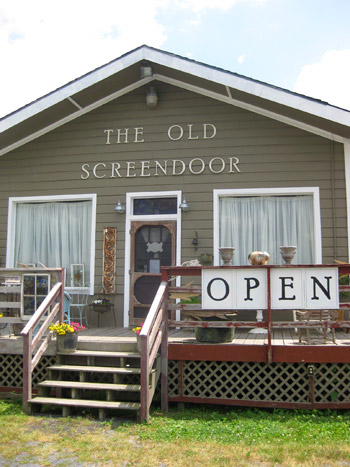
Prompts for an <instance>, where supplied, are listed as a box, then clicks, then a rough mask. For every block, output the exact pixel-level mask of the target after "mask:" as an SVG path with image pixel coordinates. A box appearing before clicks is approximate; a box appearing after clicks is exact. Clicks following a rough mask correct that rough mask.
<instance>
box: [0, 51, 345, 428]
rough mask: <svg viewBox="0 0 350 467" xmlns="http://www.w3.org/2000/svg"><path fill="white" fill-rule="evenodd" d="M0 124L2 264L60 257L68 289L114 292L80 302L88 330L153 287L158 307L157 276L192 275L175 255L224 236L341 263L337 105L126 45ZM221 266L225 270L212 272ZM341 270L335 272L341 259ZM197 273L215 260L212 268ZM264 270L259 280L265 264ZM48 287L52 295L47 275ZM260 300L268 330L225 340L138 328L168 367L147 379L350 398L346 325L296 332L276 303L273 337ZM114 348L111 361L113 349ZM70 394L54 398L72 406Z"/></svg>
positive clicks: (211, 251)
mask: <svg viewBox="0 0 350 467" xmlns="http://www.w3.org/2000/svg"><path fill="white" fill-rule="evenodd" d="M0 131H1V136H0V156H1V157H0V182H1V185H0V186H1V190H0V206H1V211H0V212H1V216H0V222H1V225H0V268H6V271H8V270H9V269H10V268H19V267H21V268H23V267H30V268H32V267H34V268H37V267H40V268H42V267H47V268H64V269H65V274H66V277H65V288H66V290H68V292H72V293H73V292H74V291H76V290H77V289H82V290H83V291H84V292H85V296H86V295H87V294H88V295H89V300H90V301H91V300H92V299H93V298H96V299H98V300H102V299H103V298H106V299H108V300H109V302H110V303H112V304H113V305H112V306H109V308H108V310H109V311H111V312H110V313H95V312H94V311H93V309H92V307H89V315H88V322H89V326H90V327H91V328H106V327H114V328H120V327H129V326H130V325H134V324H139V323H141V322H143V321H144V320H145V317H146V316H147V313H148V311H149V309H150V304H151V303H152V301H153V299H154V297H155V295H156V292H157V290H158V291H160V290H161V289H162V290H163V292H162V295H161V299H160V301H159V306H160V304H161V303H167V299H166V293H167V288H166V287H165V285H164V284H166V283H169V281H166V280H165V279H169V277H172V275H174V274H175V275H185V276H188V275H189V272H191V274H192V273H193V275H194V276H197V277H198V276H200V274H201V269H200V268H197V269H196V268H192V269H191V268H188V269H186V268H185V267H183V268H181V267H179V266H181V265H184V264H187V265H188V264H193V260H198V261H200V262H201V264H203V265H205V266H212V265H213V266H221V265H222V264H223V260H222V258H221V257H220V255H219V248H222V247H231V248H232V247H234V248H235V251H234V256H233V265H234V266H247V267H248V265H249V261H248V255H249V254H250V253H251V252H253V251H265V252H268V253H269V255H270V264H272V265H277V268H278V265H283V264H284V259H283V257H282V255H281V253H280V247H281V246H295V247H296V254H295V257H294V259H293V263H294V264H295V265H304V266H305V265H306V266H308V267H309V269H312V268H315V267H316V265H323V267H324V268H329V267H330V265H332V264H334V261H335V260H336V261H338V262H344V263H348V260H349V244H350V242H349V213H350V195H349V192H350V191H349V188H350V186H349V184H350V180H349V177H350V175H349V173H350V112H349V111H347V110H344V109H340V108H337V107H334V106H331V105H329V104H327V103H325V102H322V101H319V100H316V99H311V98H308V97H306V96H301V95H298V94H296V93H293V92H290V91H287V90H284V89H281V88H278V87H276V86H272V85H269V84H266V83H262V82H259V81H256V80H254V79H251V78H247V77H244V76H241V75H238V74H236V73H232V72H229V71H226V70H222V69H218V68H215V67H213V66H209V65H205V64H202V63H198V62H196V61H194V60H189V59H187V58H183V57H179V56H177V55H174V54H171V53H167V52H163V51H160V50H157V49H154V48H151V47H148V46H141V47H139V48H137V49H135V50H133V51H131V52H129V53H127V54H125V55H123V56H121V57H119V58H117V59H116V60H113V61H112V62H110V63H108V64H106V65H104V66H102V67H100V68H98V69H96V70H93V71H91V72H90V73H88V74H86V75H84V76H82V77H80V78H78V79H76V80H75V81H72V82H70V83H68V84H67V85H65V86H63V87H61V88H59V89H57V90H55V91H53V92H51V93H50V94H48V95H46V96H43V97H42V98H40V99H38V100H36V101H35V102H32V103H31V104H28V105H26V106H25V107H23V108H21V109H19V110H17V111H16V112H13V113H12V114H10V115H8V116H6V117H4V118H2V119H1V120H0ZM162 266H168V269H162V270H161V267H162ZM176 266H177V267H176ZM268 268H269V267H267V269H266V270H267V271H270V269H268ZM204 269H206V268H203V270H204ZM235 269H236V270H238V268H228V269H227V268H226V272H225V274H228V275H229V274H231V273H232V274H235V273H234V272H232V271H233V270H235ZM275 269H276V266H275ZM343 269H344V271H343V272H345V273H346V274H348V272H349V267H348V265H346V267H344V268H343ZM290 270H291V269H290ZM315 270H316V269H315ZM6 271H5V272H6ZM40 271H41V272H40V274H36V275H34V279H33V276H31V275H30V274H29V273H28V276H29V277H28V278H27V280H28V281H29V282H28V284H29V285H28V293H27V294H26V293H25V287H24V285H23V284H25V279H23V281H22V282H23V283H22V292H21V298H22V304H21V314H22V317H27V318H28V317H30V316H31V315H32V314H33V313H34V310H35V309H36V308H37V307H38V305H39V304H40V303H41V301H42V300H44V298H45V296H46V295H47V292H48V290H49V288H50V287H52V285H53V284H48V283H47V277H46V278H45V271H43V270H42V269H41V270H40ZM59 271H61V272H60V274H62V269H60V270H59ZM161 271H162V272H161ZM209 271H210V269H209ZM211 271H215V273H216V272H217V271H220V274H224V273H223V272H222V271H224V268H219V269H211ZM241 271H243V273H244V270H243V269H241ZM271 271H272V268H271ZM271 271H270V272H268V274H270V273H271V274H272V272H271ZM327 271H328V270H327ZM336 273H337V271H336ZM13 274H14V272H13ZM21 274H22V273H21ZM161 274H163V276H161ZM259 274H260V275H259V276H256V277H255V276H254V277H253V276H249V277H243V276H240V277H241V280H242V283H244V284H245V285H246V287H247V294H248V295H247V294H246V296H245V297H243V298H242V300H243V307H244V302H245V301H246V300H251V298H252V297H251V295H250V294H251V293H252V294H253V290H254V289H257V285H258V282H259V281H260V282H262V280H267V279H266V277H270V276H269V275H268V276H266V277H265V276H264V273H263V272H262V270H260V272H259ZM295 274H296V275H295V277H296V278H297V273H295ZM300 274H301V273H300ZM300 274H299V276H298V277H299V279H298V280H299V282H300V281H301V280H303V279H300V278H302V277H304V276H301V275H300ZM24 275H25V274H24ZM167 275H168V276H167ZM169 275H170V276H169ZM23 277H24V276H23ZM203 277H204V276H203ZM212 277H213V276H209V279H208V280H209V281H210V284H212V283H213V282H212ZM227 277H228V276H227V275H226V276H220V277H217V278H216V279H217V280H218V281H219V282H220V281H221V282H224V281H225V280H226V278H227ZM232 277H233V276H232ZM237 277H238V273H237ZM305 277H306V276H305ZM307 277H308V279H309V282H310V283H311V287H312V289H311V298H310V300H313V299H314V298H315V297H316V290H317V292H320V291H321V292H322V293H323V296H328V295H329V296H330V293H331V292H330V290H331V289H330V288H328V285H329V284H330V282H329V281H330V277H331V275H328V276H327V277H326V279H327V281H328V282H327V285H325V284H323V283H322V282H321V281H320V280H319V279H318V277H317V275H316V274H313V273H312V274H311V275H310V274H309V276H307ZM333 277H335V276H333ZM164 278H165V279H164ZM293 278H294V276H293ZM261 279H262V280H261ZM278 279H280V278H279V277H277V283H278ZM33 280H34V282H35V283H34V286H33V287H34V288H33V287H32V283H33ZM161 280H163V285H162V286H161V287H159V284H160V283H161ZM293 280H294V279H293ZM164 281H165V282H164ZM283 281H284V282H283V287H284V288H282V295H283V298H288V292H290V291H291V289H292V286H291V278H290V277H289V278H288V280H284V279H283ZM288 281H289V282H288ZM58 282H59V284H57V286H59V287H61V285H60V281H58ZM333 282H335V281H333ZM272 283H273V281H272ZM237 284H238V283H236V284H235V285H234V287H237V290H238V289H239V287H240V286H239V284H238V285H237ZM266 284H267V288H268V290H269V285H268V284H269V279H268V280H267V282H266ZM178 285H180V281H178ZM12 286H13V284H12ZM15 287H18V285H17V286H16V285H15ZM31 287H32V289H31ZM11 290H12V291H15V288H13V289H11ZM30 290H34V292H30ZM52 290H53V289H52ZM52 290H51V292H52ZM213 290H214V289H213ZM227 290H228V289H227ZM332 290H333V291H332V295H334V290H335V291H336V292H337V293H338V289H332ZM51 292H50V293H51ZM210 292H211V289H210ZM60 293H61V305H62V302H63V298H62V297H63V289H62V287H61V292H60ZM215 293H216V292H215ZM215 293H214V292H213V294H214V295H215ZM213 294H212V293H211V295H212V296H213ZM224 295H225V296H226V292H225V291H224ZM227 295H229V292H227ZM157 296H158V294H157ZM211 298H213V297H211ZM265 298H266V297H265ZM317 298H318V297H317ZM326 298H327V297H326ZM164 300H165V301H164ZM215 300H216V297H214V298H213V300H212V302H211V303H213V301H215ZM269 300H270V301H272V302H273V296H272V299H271V297H270V298H269ZM155 302H156V300H155V301H154V302H153V303H155ZM264 303H265V305H263V306H262V308H264V309H267V314H268V316H267V321H266V319H265V321H266V322H265V323H260V324H259V325H258V324H257V326H258V327H259V326H260V328H261V327H267V328H268V334H267V336H268V337H267V342H266V339H265V340H264V338H262V340H261V342H260V341H259V340H258V338H257V339H256V342H255V341H254V342H253V340H252V339H251V338H250V337H249V338H247V340H245V341H243V340H242V339H241V340H240V339H235V340H234V342H233V343H232V345H228V346H222V345H214V346H213V345H212V346H211V345H205V344H203V345H194V344H193V343H192V344H191V343H186V342H184V343H182V344H176V343H175V344H174V343H172V342H170V343H169V346H168V341H167V331H166V329H167V327H166V324H165V321H162V322H161V321H154V322H153V324H151V325H150V326H149V328H148V331H149V332H150V333H152V338H151V340H152V342H153V341H154V342H156V343H157V346H159V343H160V339H161V340H162V345H161V349H162V357H163V352H164V358H163V359H162V361H163V364H164V361H166V362H167V363H168V361H169V373H168V372H167V369H166V370H164V371H163V372H162V376H161V380H162V383H164V384H162V391H163V389H164V388H165V389H164V391H163V392H162V397H163V396H164V400H166V403H167V397H169V400H171V401H176V402H200V403H206V402H209V403H221V404H236V405H237V404H239V405H255V406H257V405H260V406H271V407H276V406H279V407H304V408H315V407H318V408H322V407H333V406H337V407H338V406H339V407H340V406H341V407H343V408H349V407H350V391H349V389H348V388H349V381H348V373H349V371H350V367H349V365H350V353H349V352H348V350H347V349H348V347H347V346H348V334H346V333H345V332H344V333H343V334H344V336H343V337H342V341H341V343H340V342H339V344H340V345H333V344H335V342H333V344H331V346H330V347H327V345H322V346H320V345H315V346H314V347H312V346H307V345H306V346H305V345H298V344H300V343H298V342H297V341H296V339H295V336H293V335H292V334H291V335H290V336H289V338H288V339H284V337H283V336H282V334H281V332H282V331H283V326H284V325H286V326H288V323H286V322H287V321H288V320H289V321H293V319H291V316H290V315H291V313H290V312H291V309H292V308H291V307H289V309H288V310H287V312H286V313H285V310H284V311H282V315H281V316H280V317H279V319H282V320H283V322H281V323H275V324H276V329H275V331H276V333H275V334H274V335H273V340H272V339H271V336H272V331H273V330H274V328H273V324H271V313H270V312H271V308H273V307H274V306H273V305H274V304H273V303H272V307H271V306H270V304H268V305H267V306H266V301H265V302H264ZM17 305H18V304H17ZM253 305H254V304H252V305H251V307H250V308H251V309H248V311H247V310H244V311H243V315H241V316H238V320H239V319H241V320H243V321H244V320H246V321H248V323H245V324H244V323H243V324H242V322H240V323H236V324H237V326H236V327H239V326H243V327H244V326H245V327H248V328H249V327H254V326H255V324H256V321H255V320H256V318H257V319H258V315H257V316H255V312H256V310H254V309H253V308H254V306H253ZM162 306H163V305H162ZM176 306H177V305H175V308H174V307H173V308H172V310H175V309H176ZM90 308H91V309H90ZM247 308H249V307H247ZM274 308H278V303H277V307H276V306H275V307H274ZM61 309H62V306H61ZM169 309H170V306H169ZM152 310H153V308H152ZM238 313H240V312H238ZM283 313H284V314H283ZM26 315H27V316H26ZM149 316H150V314H149ZM159 316H160V315H159ZM157 319H158V318H157ZM159 319H160V318H159ZM162 319H163V318H162ZM261 319H262V318H261ZM277 321H278V320H277ZM160 322H161V325H160V324H159V323H160ZM154 323H157V325H154ZM266 323H267V324H266ZM35 324H36V323H35ZM187 324H188V326H193V324H191V323H187ZM195 324H196V323H195ZM197 324H198V323H197ZM316 324H317V325H319V323H316ZM323 324H325V323H322V325H323ZM343 325H344V326H345V327H347V328H348V327H349V326H350V325H349V322H345V321H342V320H341V322H337V323H333V324H332V326H331V327H332V332H333V337H334V330H335V329H336V328H341V327H342V326H343ZM33 326H34V324H33ZM278 326H279V327H280V328H281V329H282V331H280V330H279V329H277V328H278ZM303 326H304V325H303ZM29 327H30V326H29ZM145 327H146V326H145ZM289 327H290V323H289ZM304 327H305V326H304ZM152 329H154V332H153V331H152ZM159 329H161V330H162V332H161V333H159ZM33 330H34V327H32V329H31V331H30V332H29V335H30V333H31V332H32V331H33ZM325 330H327V323H326V324H325ZM338 331H339V329H338ZM156 332H157V333H159V334H161V338H160V337H156V335H155V333H156ZM27 334H28V333H27ZM39 334H40V331H39ZM153 334H154V335H153ZM257 335H258V334H257ZM253 336H254V334H253ZM144 337H146V338H145V339H144V340H143V344H142V345H143V346H144V347H143V349H144V350H145V349H146V351H145V352H141V357H140V358H141V388H143V389H142V390H143V391H144V394H146V395H144V396H142V394H141V405H142V401H146V403H144V404H143V405H142V407H143V408H142V409H141V412H142V414H143V415H141V418H144V419H147V417H148V412H147V411H148V407H149V400H150V399H149V397H148V395H147V392H148V391H149V389H148V381H149V380H148V377H149V374H148V371H149V370H150V369H151V370H152V368H151V367H152V365H150V364H149V360H148V358H149V357H150V356H152V359H153V360H154V359H155V358H156V354H157V349H158V347H157V348H155V349H154V350H152V349H151V348H150V347H149V341H148V340H147V339H148V338H149V336H144ZM254 338H255V337H254ZM34 340H35V338H34ZM38 340H39V338H38V339H36V341H38ZM333 340H334V339H333ZM338 340H339V339H338ZM241 341H242V342H241ZM0 344H1V343H0ZM253 344H257V345H253ZM295 344H296V345H295ZM11 345H12V346H11V347H10V346H9V347H7V348H6V349H5V346H4V345H2V347H1V349H2V350H1V353H0V363H1V364H2V365H0V367H1V366H2V367H3V368H4V369H5V370H4V371H3V374H2V373H1V372H0V387H6V388H8V390H9V388H16V389H17V390H20V388H21V387H22V380H21V378H20V376H21V372H22V366H23V365H24V375H25V376H26V379H23V387H24V386H25V389H24V393H25V397H24V403H25V404H26V406H28V403H30V402H31V398H30V397H31V396H30V394H31V384H30V383H29V382H28V375H29V374H30V372H31V370H33V368H34V366H35V365H37V364H38V362H39V357H38V358H37V357H34V360H33V361H32V360H31V355H32V352H31V347H30V346H29V344H28V340H26V344H25V345H27V347H26V349H27V350H26V351H25V352H23V354H24V360H23V359H21V353H22V350H21V349H19V348H18V344H17V347H15V344H13V343H11ZM106 345H107V346H110V343H108V344H106ZM154 345H155V344H154ZM4 349H5V350H4ZM168 350H169V354H168ZM43 351H44V350H43ZM117 355H119V356H116V354H113V358H117V359H118V358H119V359H121V360H123V359H124V357H121V356H120V354H117ZM132 355H134V354H132ZM54 357H55V352H54V351H52V352H51V354H50V355H49V356H44V357H43V358H42V359H41V360H40V365H37V368H39V369H38V374H37V375H36V376H35V375H34V376H33V378H34V380H33V381H34V383H33V384H34V386H35V385H36V384H38V383H40V381H42V379H43V378H44V377H45V376H44V373H46V369H47V367H49V365H51V364H52V359H53V358H54ZM82 357H83V358H87V362H88V363H87V366H89V365H90V363H89V362H91V361H92V360H91V357H89V356H88V357H87V356H86V354H84V352H83V355H82ZM109 357H111V355H109ZM133 358H134V357H133ZM124 360H125V359H124ZM153 360H152V361H153ZM23 361H24V363H23ZM34 363H35V364H34ZM119 363H120V362H119ZM6 368H9V369H11V371H10V372H8V373H6ZM111 371H116V370H115V369H114V370H113V369H112V370H111ZM335 372H337V378H336V379H334V373H335ZM80 383H81V385H84V384H85V385H88V384H90V383H86V382H84V381H81V382H80ZM50 384H56V385H57V383H55V382H53V383H52V382H51V383H50ZM61 384H67V385H69V384H70V383H69V382H64V381H61ZM78 384H79V382H77V383H76V385H78ZM108 384H109V386H108V387H110V382H109V383H108ZM29 386H30V387H29ZM84 387H85V386H84ZM89 387H90V386H89ZM168 389H169V390H168ZM154 390H155V384H154V385H153V391H154ZM74 391H75V389H72V394H73V392H74ZM74 394H75V395H76V393H75V392H74ZM164 394H165V395H164ZM75 395H72V397H73V399H74V400H73V402H72V401H70V402H67V401H66V402H65V403H66V404H68V403H70V404H71V405H72V404H73V405H74V404H77V400H76V397H75ZM108 397H109V396H108ZM58 403H60V402H58ZM87 403H90V402H89V401H84V400H83V401H81V404H82V406H86V404H87ZM84 404H85V405H84ZM108 404H109V402H108V400H107V402H106V404H105V405H106V406H108Z"/></svg>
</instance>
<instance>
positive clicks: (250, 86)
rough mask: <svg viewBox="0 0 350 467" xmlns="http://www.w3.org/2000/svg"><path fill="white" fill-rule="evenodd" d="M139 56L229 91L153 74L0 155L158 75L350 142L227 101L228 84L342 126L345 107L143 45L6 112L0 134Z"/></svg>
mask: <svg viewBox="0 0 350 467" xmlns="http://www.w3.org/2000/svg"><path fill="white" fill-rule="evenodd" d="M143 59H145V60H149V61H151V62H154V63H158V64H160V65H164V66H166V67H169V68H172V69H176V70H179V71H182V72H184V73H189V74H191V75H194V76H196V77H199V78H203V79H206V80H209V81H212V82H216V83H217V84H222V85H223V86H224V87H225V89H226V92H227V93H228V97H227V96H225V95H223V94H219V93H215V92H212V91H208V90H206V89H204V88H201V87H197V86H193V85H189V84H185V83H183V81H179V80H174V79H172V78H167V77H165V76H162V75H157V74H155V75H153V77H149V78H144V79H141V80H139V81H137V82H135V83H133V84H131V85H129V86H126V87H125V88H123V89H121V90H119V91H117V92H115V93H113V94H111V95H109V96H106V97H105V98H103V99H100V100H99V101H97V102H95V103H93V104H91V105H89V106H87V107H85V108H83V109H82V110H79V111H77V112H73V113H72V114H70V115H69V116H67V117H65V118H63V119H61V120H59V121H58V122H55V123H53V124H52V125H49V126H48V127H46V128H43V129H42V130H40V131H38V132H35V133H33V134H32V135H29V136H28V137H26V138H23V139H22V140H20V141H17V142H16V143H14V144H12V145H10V146H8V147H7V148H5V149H3V150H1V151H0V156H1V155H3V154H6V153H7V152H9V151H11V150H13V149H16V148H17V147H19V146H22V145H23V144H25V143H27V142H29V141H32V140H33V139H35V138H37V137H39V136H41V135H43V134H45V133H47V132H49V131H51V130H53V129H55V128H57V127H59V126H61V125H63V124H65V123H67V122H69V121H72V120H73V119H75V118H77V117H79V116H81V115H84V114H85V113H87V112H89V111H91V110H94V109H95V108H97V107H100V106H101V105H103V104H105V103H107V102H110V101H111V100H113V99H115V98H117V97H119V96H121V95H123V94H126V93H127V92H130V91H132V90H133V89H137V88H138V87H140V86H142V85H144V84H146V83H148V82H150V81H152V80H154V79H159V80H161V81H163V82H169V83H176V85H177V86H180V87H183V88H184V89H190V90H192V91H194V92H197V93H200V94H203V95H207V96H210V97H212V98H214V99H217V100H220V101H223V102H226V103H229V104H231V105H237V106H239V107H242V108H246V109H248V110H251V111H253V112H256V113H260V114H262V115H266V116H269V117H271V118H274V119H277V120H280V121H283V122H285V123H288V124H290V125H293V126H297V127H298V128H301V129H304V130H306V131H310V132H312V133H315V134H318V135H320V136H323V137H325V138H329V139H334V140H335V141H338V142H342V143H343V142H349V139H347V138H343V137H341V136H339V135H336V134H333V133H331V132H328V131H325V130H322V129H319V128H317V127H314V126H312V125H308V124H304V123H301V122H298V121H297V120H294V119H292V118H289V117H284V116H282V115H280V114H278V113H275V112H269V111H267V110H264V109H261V108H260V107H257V106H253V105H249V104H244V103H243V102H241V101H239V100H237V99H232V97H231V92H230V88H233V89H237V90H240V91H243V92H246V93H249V94H251V95H255V96H257V97H259V98H263V99H267V100H269V101H272V102H276V103H279V104H282V105H285V106H288V107H290V108H294V109H297V110H300V111H303V112H306V113H309V114H311V115H315V116H318V117H321V118H324V119H326V120H329V121H333V122H336V123H339V124H341V125H345V126H350V112H349V111H347V110H344V109H339V108H337V107H333V106H331V105H329V104H327V103H324V102H318V101H316V100H313V99H311V98H307V97H304V96H300V95H296V94H294V93H292V92H289V91H287V90H284V89H280V88H276V87H274V86H271V85H268V84H265V83H261V82H258V81H254V80H252V79H250V78H246V77H243V76H239V75H235V74H234V73H232V72H228V71H223V70H218V69H215V68H213V67H211V66H209V65H204V64H201V63H196V62H194V61H191V60H188V59H184V58H182V57H177V56H174V55H172V54H168V53H166V52H162V51H159V50H154V49H150V48H148V47H147V46H142V47H140V48H139V49H137V50H135V51H133V52H131V53H129V54H126V55H125V56H123V57H120V58H119V59H117V60H114V61H113V62H111V63H109V64H107V65H105V66H103V67H101V68H100V69H98V70H95V71H93V72H91V73H88V74H87V75H85V76H83V77H82V78H79V79H77V80H76V81H74V82H73V83H71V84H68V85H66V86H64V87H62V88H61V89H58V90H56V91H54V92H52V93H50V94H49V95H47V96H45V97H43V98H41V99H39V100H38V101H35V102H33V103H32V104H29V105H28V106H26V107H25V108H24V109H22V110H18V111H17V112H14V113H13V114H10V115H9V116H8V117H4V118H3V119H2V120H0V133H1V132H3V131H5V130H7V129H9V128H11V127H13V126H14V125H16V124H18V123H20V122H22V121H24V120H26V119H28V118H30V117H32V116H33V115H36V114H37V113H39V112H41V111H43V110H45V109H47V108H49V107H51V106H53V105H55V104H57V103H59V102H61V101H62V100H64V99H70V98H71V97H72V96H73V95H74V94H76V93H77V92H79V91H81V90H84V89H87V88H88V87H89V86H92V85H93V84H95V83H98V82H99V81H101V80H103V79H105V78H107V77H109V76H111V75H113V74H114V73H118V72H120V71H121V70H124V69H125V68H127V67H129V66H131V65H133V64H135V63H137V62H139V61H141V60H143ZM180 83H182V84H180Z"/></svg>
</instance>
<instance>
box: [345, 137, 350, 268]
mask: <svg viewBox="0 0 350 467" xmlns="http://www.w3.org/2000/svg"><path fill="white" fill-rule="evenodd" d="M344 166H345V191H346V213H347V229H348V261H350V143H344Z"/></svg>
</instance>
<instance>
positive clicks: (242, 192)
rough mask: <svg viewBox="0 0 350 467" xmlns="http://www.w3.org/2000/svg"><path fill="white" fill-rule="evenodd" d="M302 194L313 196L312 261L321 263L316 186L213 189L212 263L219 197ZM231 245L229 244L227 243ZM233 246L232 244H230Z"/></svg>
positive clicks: (217, 242) (216, 257)
mask: <svg viewBox="0 0 350 467" xmlns="http://www.w3.org/2000/svg"><path fill="white" fill-rule="evenodd" d="M298 195H300V196H302V195H309V196H312V197H313V212H314V258H315V260H314V263H315V264H322V240H321V211H320V191H319V188H318V187H290V188H255V189H254V188H246V189H219V190H213V206H214V212H213V221H214V222H213V234H214V242H213V244H214V265H216V266H218V265H219V263H220V259H219V247H220V230H219V229H220V198H222V197H238V196H240V197H242V196H244V197H249V196H298ZM227 246H231V245H227ZM232 246H234V245H232Z"/></svg>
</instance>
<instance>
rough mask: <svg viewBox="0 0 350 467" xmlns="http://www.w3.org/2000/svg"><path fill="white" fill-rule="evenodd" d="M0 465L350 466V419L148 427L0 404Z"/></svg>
mask: <svg viewBox="0 0 350 467" xmlns="http://www.w3.org/2000/svg"><path fill="white" fill-rule="evenodd" d="M0 433H1V436H0V465H1V466H8V467H10V466H12V465H13V464H14V463H15V462H17V463H23V465H26V464H28V463H32V464H35V463H37V465H38V466H39V465H42V466H53V465H59V466H62V467H63V466H70V465H74V466H75V467H77V466H89V465H91V466H92V465H95V466H96V465H98V466H104V465H106V466H107V465H109V466H110V465H116V466H118V465H120V466H162V467H165V466H197V465H198V466H235V465H240V466H244V465H262V466H277V465H278V466H288V467H289V466H301V465H302V466H315V465H319V466H333V465H334V466H335V465H337V466H339V465H350V411H334V410H332V411H330V410H327V411H323V412H321V411H311V412H309V411H287V410H263V409H246V408H230V407H214V408H213V407H198V406H194V405H193V406H191V407H186V409H185V410H183V411H178V410H177V407H176V406H173V407H172V408H171V410H170V411H169V414H168V415H163V414H162V413H161V412H160V410H157V409H154V410H153V411H152V414H151V423H150V424H148V425H147V424H141V425H140V424H137V423H134V421H133V420H130V419H129V420H128V419H127V418H125V417H124V419H123V420H122V421H121V420H120V419H118V418H113V419H111V420H108V421H106V422H104V423H101V422H98V421H96V419H94V418H92V416H91V414H88V413H81V414H80V415H79V416H76V417H70V418H61V417H59V416H58V414H55V413H54V412H50V414H39V415H35V416H27V415H25V414H23V412H22V409H21V405H20V402H19V401H14V400H7V401H4V400H2V401H0Z"/></svg>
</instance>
